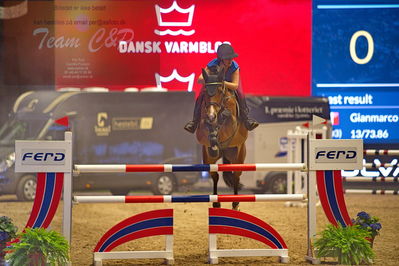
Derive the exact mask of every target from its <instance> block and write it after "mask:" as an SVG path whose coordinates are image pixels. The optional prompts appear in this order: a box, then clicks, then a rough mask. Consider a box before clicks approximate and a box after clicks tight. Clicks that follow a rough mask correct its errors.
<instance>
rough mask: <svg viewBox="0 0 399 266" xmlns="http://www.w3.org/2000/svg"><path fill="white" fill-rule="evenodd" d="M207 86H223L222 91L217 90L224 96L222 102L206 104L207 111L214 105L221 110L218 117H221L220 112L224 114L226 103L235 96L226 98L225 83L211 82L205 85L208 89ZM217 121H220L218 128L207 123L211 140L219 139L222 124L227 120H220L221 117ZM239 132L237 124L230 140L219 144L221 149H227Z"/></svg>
mask: <svg viewBox="0 0 399 266" xmlns="http://www.w3.org/2000/svg"><path fill="white" fill-rule="evenodd" d="M207 85H222V88H221V89H220V87H218V88H217V90H221V91H220V93H222V95H223V97H221V100H220V101H219V102H212V101H209V102H207V103H206V104H205V108H206V110H208V108H209V107H210V106H212V105H214V106H216V107H217V108H219V111H218V112H217V116H219V114H220V112H222V113H223V111H224V110H225V109H226V108H225V103H226V101H227V100H228V99H230V98H232V97H234V96H233V95H229V96H226V85H225V83H224V82H209V83H205V88H206V86H207ZM217 119H218V123H217V125H216V126H212V125H211V123H210V122H209V121H207V123H206V124H207V125H208V129H209V139H212V138H213V139H217V136H218V132H219V129H220V127H221V126H222V124H223V123H224V120H225V118H222V119H219V117H218V118H217ZM237 131H238V122H237V124H236V126H235V130H234V132H233V134H232V135H231V136H230V137H229V138H227V140H225V141H223V142H222V143H218V145H219V146H220V147H221V148H222V147H223V146H224V147H227V146H228V145H229V144H230V142H231V140H232V139H233V137H234V136H235V134H236V133H237Z"/></svg>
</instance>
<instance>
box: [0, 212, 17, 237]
mask: <svg viewBox="0 0 399 266" xmlns="http://www.w3.org/2000/svg"><path fill="white" fill-rule="evenodd" d="M17 230H18V228H17V227H16V226H15V225H14V224H13V223H12V220H11V218H9V217H7V216H1V217H0V242H1V241H8V240H10V239H11V238H15V236H16V234H17Z"/></svg>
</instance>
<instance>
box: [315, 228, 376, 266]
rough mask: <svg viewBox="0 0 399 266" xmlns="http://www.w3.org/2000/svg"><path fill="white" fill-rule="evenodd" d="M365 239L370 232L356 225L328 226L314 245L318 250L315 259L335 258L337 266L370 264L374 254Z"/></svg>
mask: <svg viewBox="0 0 399 266" xmlns="http://www.w3.org/2000/svg"><path fill="white" fill-rule="evenodd" d="M366 237H370V232H367V231H365V230H363V229H361V228H360V226H358V225H353V226H347V227H342V226H341V225H339V226H337V227H335V226H332V225H328V226H327V228H326V229H325V230H324V231H323V232H322V233H321V238H319V239H317V240H316V241H315V243H314V246H315V247H316V248H317V249H318V251H317V257H319V258H320V257H337V258H338V263H339V264H351V265H358V264H360V263H362V264H365V263H371V262H372V258H373V257H374V252H373V250H372V249H371V246H370V243H369V242H368V241H367V240H366Z"/></svg>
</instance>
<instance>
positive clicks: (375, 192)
mask: <svg viewBox="0 0 399 266" xmlns="http://www.w3.org/2000/svg"><path fill="white" fill-rule="evenodd" d="M344 193H346V194H373V195H399V193H398V190H384V189H345V190H344Z"/></svg>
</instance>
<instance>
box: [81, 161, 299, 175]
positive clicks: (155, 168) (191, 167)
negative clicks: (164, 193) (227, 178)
mask: <svg viewBox="0 0 399 266" xmlns="http://www.w3.org/2000/svg"><path fill="white" fill-rule="evenodd" d="M74 169H75V171H77V172H78V173H129V172H141V173H143V172H199V171H207V172H224V171H288V170H292V171H306V164H304V163H255V164H103V165H96V164H77V165H75V167H74Z"/></svg>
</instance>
